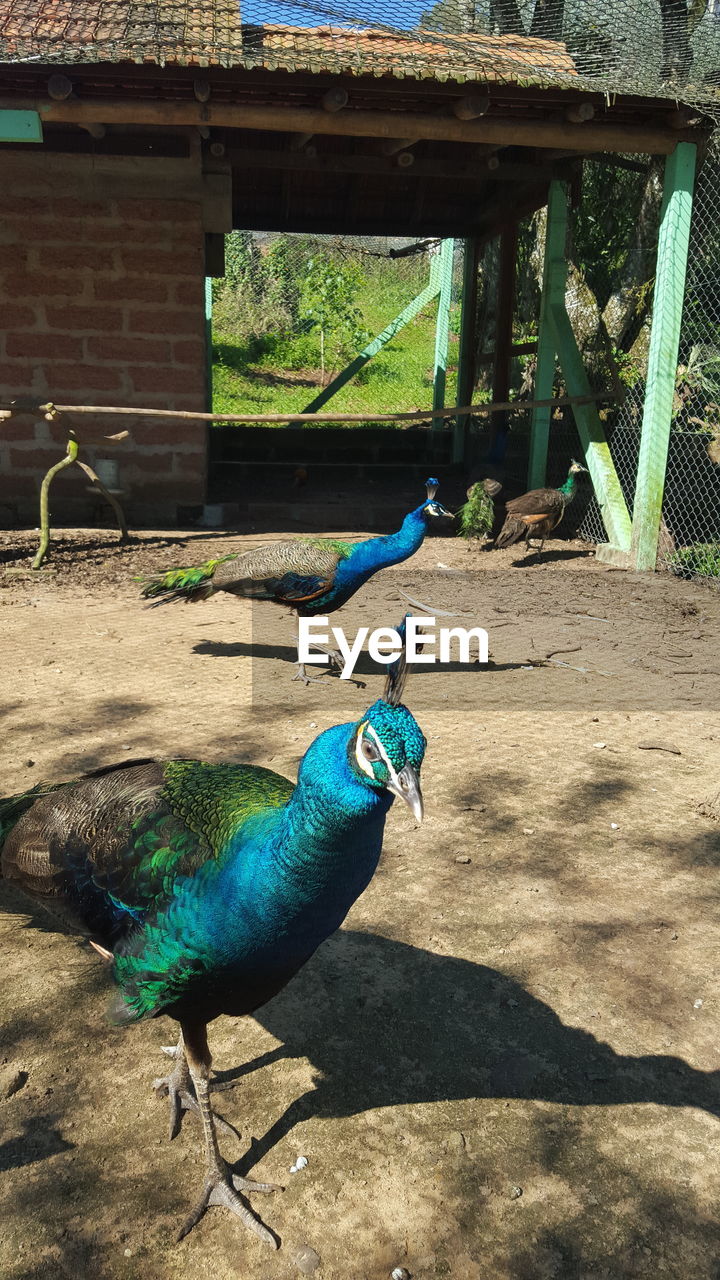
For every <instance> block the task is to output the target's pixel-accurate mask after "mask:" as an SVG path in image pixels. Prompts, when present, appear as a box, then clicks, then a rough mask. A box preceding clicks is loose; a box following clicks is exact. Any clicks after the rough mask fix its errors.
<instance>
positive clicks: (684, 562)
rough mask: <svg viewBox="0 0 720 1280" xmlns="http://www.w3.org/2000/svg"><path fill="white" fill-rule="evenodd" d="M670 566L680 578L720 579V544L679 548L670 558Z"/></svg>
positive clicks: (701, 543)
mask: <svg viewBox="0 0 720 1280" xmlns="http://www.w3.org/2000/svg"><path fill="white" fill-rule="evenodd" d="M668 565H669V567H670V569H671V570H672V572H673V573H675V574H677V576H678V577H679V578H694V577H702V578H720V542H696V543H694V544H693V546H690V547H679V548H678V550H677V551H674V552H673V553H672V555H671V556H669V557H668Z"/></svg>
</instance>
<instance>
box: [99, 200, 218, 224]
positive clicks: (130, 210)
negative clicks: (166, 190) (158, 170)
mask: <svg viewBox="0 0 720 1280" xmlns="http://www.w3.org/2000/svg"><path fill="white" fill-rule="evenodd" d="M117 211H118V214H119V215H120V217H121V218H123V219H134V220H135V221H141V222H157V221H165V222H198V223H199V222H200V205H199V203H198V202H197V201H191V200H118V202H117Z"/></svg>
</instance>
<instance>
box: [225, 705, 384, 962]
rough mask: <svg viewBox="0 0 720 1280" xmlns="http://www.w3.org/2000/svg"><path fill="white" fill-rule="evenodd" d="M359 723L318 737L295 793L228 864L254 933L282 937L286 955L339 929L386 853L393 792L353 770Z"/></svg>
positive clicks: (306, 950)
mask: <svg viewBox="0 0 720 1280" xmlns="http://www.w3.org/2000/svg"><path fill="white" fill-rule="evenodd" d="M355 729H356V726H355V725H354V724H352V725H350V724H345V725H336V726H334V728H332V729H328V730H327V731H326V732H325V733H323V734H321V735H320V737H318V738H316V740H315V742H314V743H313V744H312V746H311V747H310V748H309V750H308V751H307V752H306V754H305V756H304V758H303V760H302V761H301V764H300V771H299V774H298V782H297V786H296V788H295V791H294V792H293V795H292V797H291V799H290V800H289V801H288V803H287V804H286V805H285V806H284V808H282V809H280V810H277V811H275V812H274V813H272V814H270V815H264V816H263V817H261V818H260V819H259V820H258V826H257V830H256V833H255V835H254V836H252V835H251V836H250V847H248V835H249V834H250V833H249V832H248V829H247V827H246V828H245V829H244V831H243V838H242V840H241V843H240V846H239V849H238V854H237V856H236V857H233V851H232V850H230V854H229V858H228V861H227V862H226V864H225V868H224V873H223V879H224V880H225V892H226V894H227V895H229V896H231V897H233V898H235V899H236V901H237V903H238V910H239V911H240V912H242V913H243V914H244V915H245V917H246V918H247V916H248V913H249V912H252V919H253V925H252V929H251V932H252V933H253V934H254V936H255V937H256V938H257V937H259V936H260V935H264V936H266V937H267V938H268V940H271V939H277V938H278V937H281V938H284V945H283V946H282V948H281V953H282V954H281V955H280V954H279V953H278V958H281V959H282V960H283V961H292V960H293V958H294V959H297V958H298V957H305V956H306V955H309V954H311V953H312V952H313V951H314V950H315V948H316V947H318V946H319V945H320V943H321V942H323V941H324V939H325V938H327V937H329V936H330V934H331V933H333V932H334V931H335V929H337V928H338V926H339V925H340V924H341V923H342V921H343V920H344V919H345V916H346V915H347V913H348V911H349V910H350V907H351V906H352V904H353V903H354V902H355V900H356V898H358V897H359V896H360V894H361V893H362V892H363V890H364V889H365V888H366V887H367V885H368V884H369V882H370V880H371V879H372V876H373V873H374V871H375V868H376V867H377V864H378V861H379V858H380V852H381V849H382V841H383V832H384V827H385V816H386V814H387V811H388V809H389V808H390V805H391V803H392V796H391V795H390V794H389V793H388V792H387V791H385V790H382V791H375V790H374V789H373V788H372V787H369V786H366V785H364V784H363V783H361V782H359V781H358V779H357V778H356V777H355V775H354V774H353V772H352V771H351V769H350V764H349V761H348V744H349V741H350V737H351V734H352V733H354V731H355ZM249 904H252V905H251V906H249ZM273 945H274V944H273Z"/></svg>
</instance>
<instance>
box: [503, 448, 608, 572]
mask: <svg viewBox="0 0 720 1280" xmlns="http://www.w3.org/2000/svg"><path fill="white" fill-rule="evenodd" d="M581 471H587V467H582V466H581V465H580V463H579V462H574V461H573V462H572V463H571V464H570V469H569V471H568V474H567V480H566V481H565V483H564V484H563V485H561V486H560V488H559V489H531V491H530V493H523V494H522V496H521V497H519V498H512V499H511V501H510V502H508V503H506V507H505V509H506V511H507V517H506V519H505V523H504V525H503V527H502V529H501V530H500V532H499V534H498V536H497V538H496V539H495V546H496V547H511V546H512V544H513V543H514V542H519V541H520V539H521V538H524V539H525V545H526V547H527V549H528V551H529V550H530V539H531V538H539V539H540V546H539V547H538V551H537V554H538V555H540V553H541V551H542V549H543V546H544V543H545V539H546V538H547V537H548V536H549V534H551V533H552V531H553V529H557V526H558V525H559V524H560V521H561V520H562V518H563V516H564V515H565V508H566V506H567V505H568V503H569V502H572V500H573V498H574V497H575V490H576V487H577V482H576V479H575V477H576V476H577V475H578V474H579V472H581Z"/></svg>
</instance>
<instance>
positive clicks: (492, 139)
mask: <svg viewBox="0 0 720 1280" xmlns="http://www.w3.org/2000/svg"><path fill="white" fill-rule="evenodd" d="M2 108H7V109H10V110H17V109H26V110H31V111H38V112H39V113H40V117H41V119H42V120H43V121H46V122H47V123H51V122H52V123H60V124H80V125H82V124H88V123H90V124H97V123H102V124H106V125H109V124H144V125H153V124H155V125H162V126H167V125H170V124H172V125H193V126H195V127H196V128H197V127H201V126H202V127H208V128H220V129H222V128H225V129H258V130H260V131H271V132H284V133H318V134H336V135H342V136H345V137H367V138H397V137H399V136H401V135H402V136H403V137H412V138H437V139H438V140H440V141H441V142H442V141H446V142H473V143H492V144H494V145H496V146H498V147H513V146H515V147H552V148H563V149H567V150H569V151H577V152H583V153H587V152H596V151H613V152H615V151H617V152H620V153H621V154H636V155H637V154H640V155H643V154H647V155H669V154H670V153H671V152H672V151H673V149H674V147H675V144H676V143H677V141H678V133H677V130H672V129H670V128H669V127H668V128H650V127H647V126H643V125H616V124H605V123H603V122H602V121H600V122H597V123H596V122H595V121H592V122H589V123H588V124H584V125H582V127H579V126H577V125H573V124H570V123H568V122H567V121H564V120H549V119H545V120H536V119H520V120H518V119H512V118H506V119H501V118H498V117H496V116H489V115H486V116H482V117H481V118H480V119H479V120H468V121H463V120H457V119H456V118H455V116H451V115H447V116H440V115H432V114H429V113H427V112H410V111H404V112H403V111H363V110H357V109H354V108H350V107H348V108H346V109H345V110H344V111H338V112H337V113H336V114H335V115H333V114H331V113H330V112H327V111H323V110H322V108H321V107H320V108H318V107H302V106H292V107H288V106H275V105H271V104H268V105H264V106H250V105H247V104H245V103H234V102H213V101H212V100H211V101H210V102H204V103H201V102H195V101H193V102H178V101H169V100H157V99H145V100H138V99H132V98H128V99H117V98H96V99H91V98H86V99H82V100H73V99H67V100H66V101H64V102H52V101H50V100H49V99H29V100H18V101H13V100H12V99H10V100H8V99H3V100H0V109H2ZM693 139H694V135H693V133H692V131H689V130H686V131H685V133H684V134H681V140H683V141H693Z"/></svg>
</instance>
